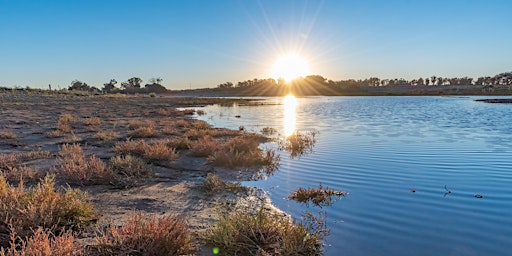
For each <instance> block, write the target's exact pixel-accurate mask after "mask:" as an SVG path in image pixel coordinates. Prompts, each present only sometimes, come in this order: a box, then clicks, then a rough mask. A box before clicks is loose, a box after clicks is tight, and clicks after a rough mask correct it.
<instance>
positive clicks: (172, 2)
mask: <svg viewBox="0 0 512 256" xmlns="http://www.w3.org/2000/svg"><path fill="white" fill-rule="evenodd" d="M511 10H512V1H507V0H428V1H427V0H425V1H421V0H401V1H398V0H388V1H385V0H379V1H377V0H375V1H370V0H366V1H365V0H357V1H356V0H325V1H321V0H310V1H300V0H297V1H291V0H279V1H278V0H231V1H227V0H226V1H224V0H202V1H200V0H164V1H152V0H145V1H144V0H111V1H109V0H49V1H43V0H31V1H30V0H0V86H16V85H17V86H22V87H25V86H30V87H32V88H38V87H40V88H47V86H48V84H52V86H54V88H57V86H61V87H62V88H65V87H67V86H69V84H70V83H71V81H72V80H74V79H78V80H81V81H84V82H86V83H88V84H89V85H92V86H96V87H98V88H101V87H102V85H103V83H105V82H108V81H109V80H110V79H111V78H115V79H116V80H118V81H119V82H122V81H126V80H127V79H128V78H130V77H133V76H137V77H140V78H142V79H143V80H144V82H146V81H147V80H148V79H149V78H152V77H161V78H163V84H164V85H165V86H166V87H167V88H168V89H185V88H189V86H191V87H192V88H204V87H215V86H216V85H218V84H220V83H223V82H228V81H231V82H233V83H236V82H238V81H243V80H248V79H253V78H267V77H270V75H269V74H270V73H271V70H270V69H271V66H272V64H273V63H274V62H275V60H276V59H277V58H278V56H279V55H282V54H285V53H288V52H295V53H297V54H298V55H301V56H303V57H304V58H305V59H306V60H307V62H308V63H309V66H310V70H311V73H312V74H319V75H323V76H324V77H327V78H328V79H332V80H342V79H348V78H355V79H359V78H366V77H370V76H377V77H379V78H406V79H412V78H419V77H430V76H432V75H437V76H442V77H455V76H457V77H460V76H469V77H474V78H476V77H478V76H487V75H489V76H492V75H495V74H497V73H501V72H508V71H512V47H511V46H512V15H510V11H511Z"/></svg>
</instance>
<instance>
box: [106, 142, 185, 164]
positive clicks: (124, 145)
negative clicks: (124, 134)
mask: <svg viewBox="0 0 512 256" xmlns="http://www.w3.org/2000/svg"><path fill="white" fill-rule="evenodd" d="M114 151H115V152H117V153H121V154H133V155H136V156H140V157H142V158H144V159H146V160H163V161H173V160H176V159H177V158H178V157H179V155H178V153H177V152H176V149H175V148H171V147H168V146H167V141H165V140H156V141H152V142H151V143H147V142H146V141H144V140H137V141H131V140H127V141H125V142H118V143H117V144H116V145H115V146H114Z"/></svg>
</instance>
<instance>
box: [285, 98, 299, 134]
mask: <svg viewBox="0 0 512 256" xmlns="http://www.w3.org/2000/svg"><path fill="white" fill-rule="evenodd" d="M283 106H284V118H283V124H284V135H285V136H286V137H288V136H290V135H292V134H293V133H294V132H295V108H296V107H297V99H296V98H295V96H293V95H292V94H288V95H287V96H286V97H284V98H283Z"/></svg>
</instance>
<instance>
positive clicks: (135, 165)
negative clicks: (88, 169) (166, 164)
mask: <svg viewBox="0 0 512 256" xmlns="http://www.w3.org/2000/svg"><path fill="white" fill-rule="evenodd" d="M109 168H110V169H111V170H112V172H113V173H114V174H115V175H116V184H117V185H121V186H123V187H133V186H135V185H137V184H138V183H140V182H141V181H143V180H144V179H145V178H147V177H149V176H151V175H152V174H153V172H152V170H151V168H150V167H149V165H148V164H146V162H144V160H142V159H140V158H138V157H135V156H132V155H126V156H114V157H112V158H111V159H110V166H109Z"/></svg>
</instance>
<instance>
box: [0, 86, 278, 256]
mask: <svg viewBox="0 0 512 256" xmlns="http://www.w3.org/2000/svg"><path fill="white" fill-rule="evenodd" d="M230 101H233V100H226V99H217V100H216V99H197V98H180V97H158V96H157V97H149V96H147V95H144V96H124V95H111V96H106V95H85V94H74V93H69V92H67V93H56V92H51V93H50V92H37V93H36V92H30V91H23V90H16V91H4V92H0V154H13V153H16V154H18V153H27V152H41V151H49V152H50V153H51V154H50V156H47V157H41V158H38V157H35V159H30V160H29V161H26V162H24V163H22V164H23V165H25V166H30V167H33V168H35V169H37V170H39V171H41V172H47V171H50V170H51V168H54V166H55V164H56V158H57V153H58V151H59V147H60V146H61V145H62V144H66V143H78V144H79V145H80V146H81V147H82V148H83V150H84V152H85V154H87V155H94V156H97V157H99V158H100V159H102V160H103V161H105V162H108V160H109V159H110V158H111V157H112V156H115V155H116V153H115V152H114V150H113V146H114V145H115V144H116V143H118V142H123V141H126V140H127V139H130V132H131V131H132V129H131V128H130V126H131V125H132V124H133V123H134V122H140V121H143V122H150V123H154V125H155V130H156V133H155V135H154V136H153V137H152V138H144V140H147V141H151V140H157V139H172V138H179V137H182V136H184V135H183V133H185V132H186V129H180V128H176V127H177V126H176V125H175V124H176V122H177V121H179V120H184V121H186V122H188V123H191V122H194V119H193V115H192V114H193V113H192V112H191V111H179V110H177V109H176V108H191V107H195V106H203V105H205V104H213V103H218V104H226V103H229V102H230ZM181 110H183V109H181ZM66 114H69V115H71V116H72V117H73V118H74V119H75V121H74V122H73V123H72V124H71V130H70V131H69V132H62V131H58V122H59V121H58V120H59V118H61V117H62V116H64V115H66ZM93 118H94V119H93ZM98 120H99V121H98ZM64 130H65V129H64ZM98 132H112V133H115V134H116V136H114V138H113V139H111V140H101V139H98V138H97V134H98ZM178 153H179V158H178V159H177V160H175V161H154V162H151V163H150V164H151V168H152V170H153V172H154V175H153V176H152V177H151V178H149V179H148V180H146V181H144V182H141V184H140V185H138V186H135V187H131V188H119V187H116V186H111V185H91V186H80V187H79V188H80V189H82V190H84V191H87V192H88V193H89V195H90V198H91V200H92V202H93V204H94V206H95V207H96V209H97V210H98V212H99V213H100V216H101V217H100V218H99V220H98V222H97V223H96V224H95V225H94V226H93V229H91V231H89V232H88V233H85V234H83V238H82V242H83V243H94V236H95V232H94V230H102V229H104V228H105V227H106V226H109V225H122V224H123V222H124V221H125V220H126V218H127V217H129V216H131V215H132V214H133V213H134V212H143V213H151V214H158V215H174V216H181V217H184V218H186V220H187V221H188V223H189V225H190V229H191V231H192V233H193V236H194V238H195V241H196V244H197V248H198V251H197V255H212V254H213V253H212V252H211V249H210V248H208V246H206V245H205V244H204V242H203V241H202V240H201V239H200V237H201V236H202V235H203V234H204V232H205V231H206V230H207V229H208V228H209V227H210V226H211V225H212V224H213V223H214V222H215V220H217V219H218V217H219V214H221V213H223V212H229V211H232V210H234V209H238V210H242V211H248V212H255V211H257V210H258V209H259V208H260V207H262V206H263V207H264V208H265V209H267V210H269V211H274V212H278V211H279V210H277V209H276V208H274V207H273V206H272V205H271V202H270V201H269V199H268V198H267V197H266V196H265V193H264V191H261V190H258V189H255V188H249V189H248V191H247V192H236V193H217V194H213V195H212V194H211V193H206V192H204V190H202V189H201V188H200V187H201V184H202V183H203V181H204V179H205V177H206V175H207V173H209V172H212V173H215V174H217V175H218V176H219V177H221V178H222V179H224V180H229V181H242V180H248V179H250V178H251V177H252V176H253V175H255V174H256V173H257V172H258V171H259V170H258V168H252V169H247V168H246V169H236V170H229V169H225V168H219V167H213V166H211V165H210V164H208V161H207V159H206V158H204V157H203V158H201V157H193V156H192V155H191V154H190V152H189V150H180V151H178ZM60 185H66V184H63V183H61V184H60ZM282 214H283V215H284V213H282Z"/></svg>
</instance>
